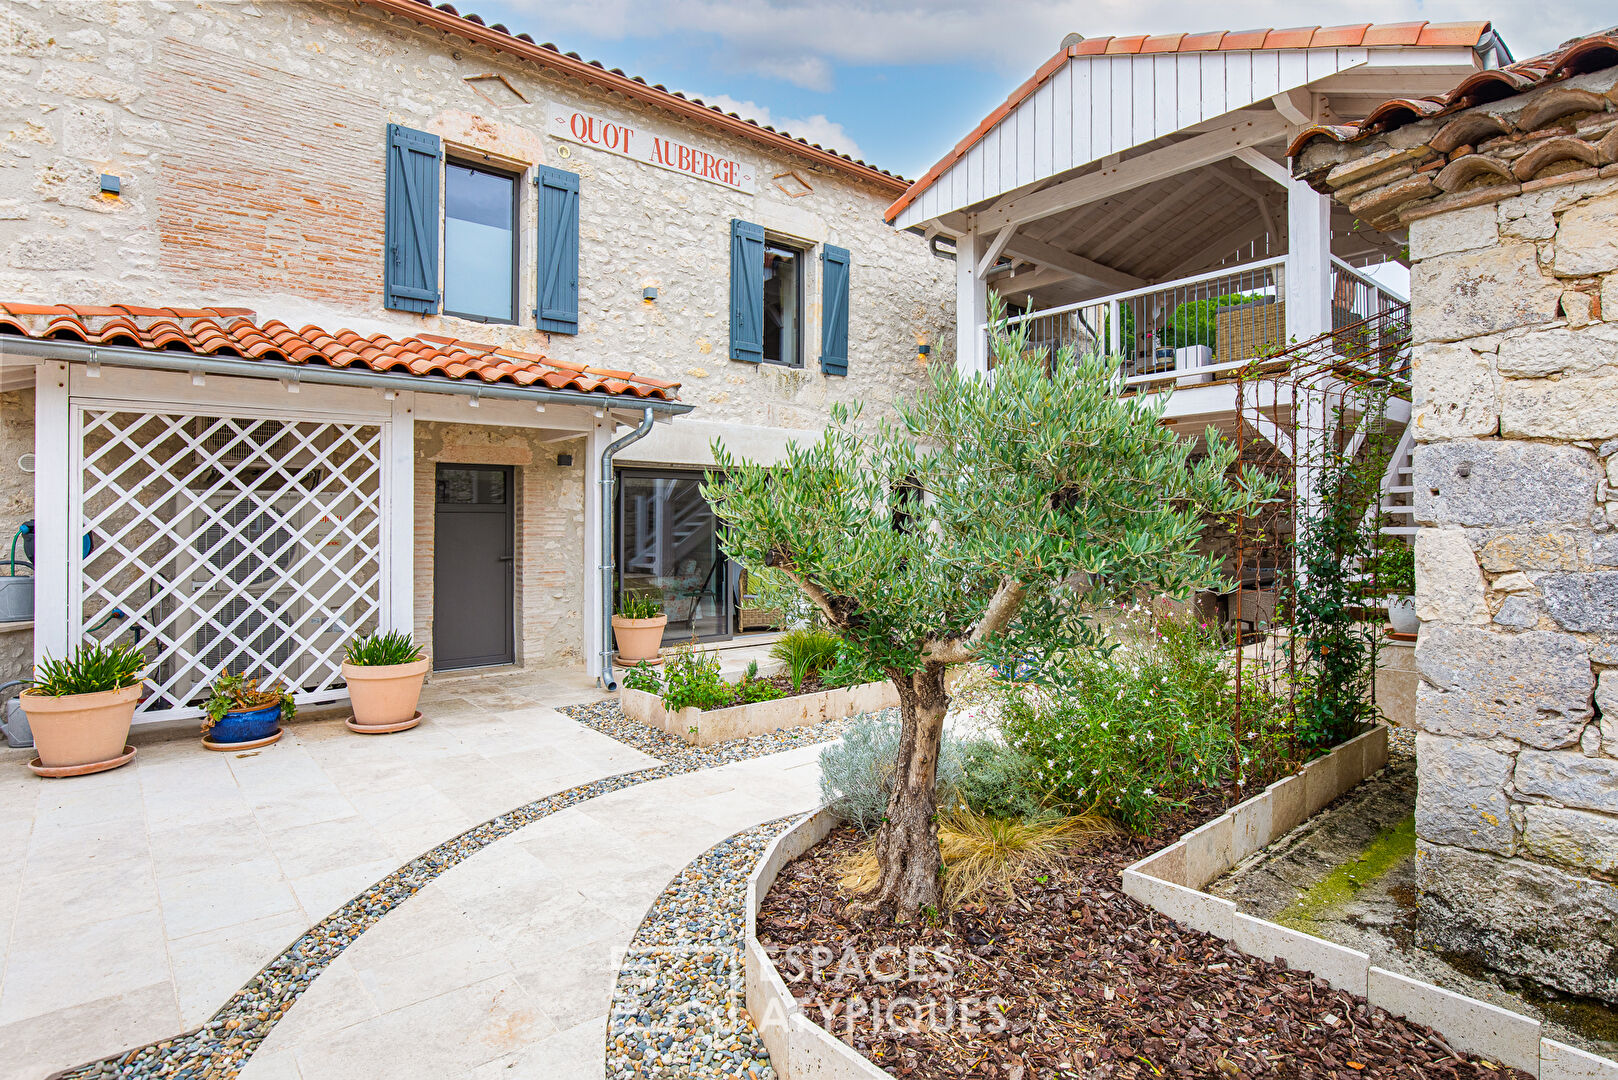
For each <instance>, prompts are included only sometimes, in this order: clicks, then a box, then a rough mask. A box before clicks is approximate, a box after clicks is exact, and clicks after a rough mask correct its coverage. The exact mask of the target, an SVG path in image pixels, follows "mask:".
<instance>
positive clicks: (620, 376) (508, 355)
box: [0, 302, 680, 401]
mask: <svg viewBox="0 0 1618 1080" xmlns="http://www.w3.org/2000/svg"><path fill="white" fill-rule="evenodd" d="M6 334H9V335H12V336H20V337H26V338H35V339H45V338H54V339H61V340H76V341H83V342H86V343H88V344H91V345H107V346H114V345H118V346H126V347H127V346H134V347H137V348H141V349H147V350H151V351H172V352H187V353H194V354H196V355H198V356H229V357H245V358H247V359H250V360H273V361H280V362H283V363H289V364H316V363H318V364H324V365H326V366H328V367H334V368H348V367H366V368H369V369H370V370H372V371H376V372H389V371H403V372H408V373H410V374H411V375H415V376H420V377H433V376H434V375H435V374H436V375H441V376H443V377H447V378H451V379H465V378H474V377H475V378H476V379H478V380H479V381H480V382H484V383H501V382H509V383H511V384H513V385H517V386H531V385H533V384H534V383H536V382H542V383H544V384H545V385H546V386H548V387H551V388H553V389H556V390H573V391H577V392H579V393H583V394H602V395H605V396H609V397H634V398H661V399H663V400H665V401H674V400H677V398H678V393H677V392H678V390H679V386H680V384H679V383H677V382H670V381H668V380H665V379H657V378H653V377H652V376H650V375H637V374H635V373H634V372H630V371H620V370H617V369H612V368H594V367H589V366H586V365H584V364H579V363H575V362H573V361H562V360H552V359H550V358H549V357H546V356H542V355H540V354H538V353H528V352H520V351H518V350H516V349H509V348H505V347H503V346H498V345H485V344H479V343H477V342H470V341H461V340H459V339H457V338H452V337H445V336H443V335H440V334H422V335H420V336H418V337H407V338H392V337H389V336H387V335H386V334H371V335H369V336H366V335H362V334H358V333H356V332H354V331H353V330H348V329H340V330H338V331H336V332H335V333H331V332H329V331H326V330H324V329H322V328H321V327H318V326H306V327H304V328H303V329H302V330H293V329H292V328H291V327H290V326H288V325H287V324H286V323H284V322H281V321H280V320H278V319H268V320H266V321H264V322H263V323H260V322H259V321H258V319H257V317H256V316H255V315H254V313H253V312H252V311H250V310H248V309H247V308H225V307H220V308H161V307H135V306H130V305H118V306H116V307H92V306H88V305H82V306H81V305H75V304H26V303H21V302H0V335H6Z"/></svg>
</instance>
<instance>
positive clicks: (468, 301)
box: [444, 162, 517, 322]
mask: <svg viewBox="0 0 1618 1080" xmlns="http://www.w3.org/2000/svg"><path fill="white" fill-rule="evenodd" d="M514 185H515V181H514V180H513V179H512V178H511V177H509V176H499V175H496V174H494V173H487V172H480V171H478V170H477V169H472V168H468V167H467V166H465V165H457V164H455V163H454V162H450V163H449V164H448V165H446V166H445V168H444V310H445V311H446V312H447V313H450V314H454V315H469V316H472V317H473V318H480V319H492V320H495V321H499V322H514V321H515V312H514V311H513V310H512V291H511V285H512V274H513V271H514V269H515V266H516V250H517V249H516V232H515V230H514V227H513V226H514V222H513V221H512V210H513V203H514V201H515V200H514V198H513V194H514Z"/></svg>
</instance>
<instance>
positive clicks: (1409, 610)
mask: <svg viewBox="0 0 1618 1080" xmlns="http://www.w3.org/2000/svg"><path fill="white" fill-rule="evenodd" d="M1376 584H1377V588H1378V590H1380V591H1381V592H1383V593H1384V594H1386V596H1387V601H1386V603H1387V609H1388V622H1390V623H1391V624H1393V629H1394V631H1395V632H1396V633H1400V634H1414V633H1416V632H1417V631H1419V630H1420V629H1421V620H1420V619H1418V618H1416V600H1415V592H1416V552H1415V549H1414V548H1412V547H1411V546H1410V545H1409V544H1406V543H1405V542H1403V541H1402V540H1398V539H1395V540H1393V541H1392V542H1391V543H1389V544H1388V545H1387V546H1386V547H1384V548H1382V550H1380V551H1378V552H1377V553H1376Z"/></svg>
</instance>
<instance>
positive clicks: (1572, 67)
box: [1287, 26, 1618, 157]
mask: <svg viewBox="0 0 1618 1080" xmlns="http://www.w3.org/2000/svg"><path fill="white" fill-rule="evenodd" d="M1614 64H1618V26H1614V27H1611V28H1609V29H1607V30H1603V31H1600V32H1598V33H1594V34H1591V35H1589V36H1588V37H1579V38H1573V39H1572V40H1570V41H1564V42H1562V44H1560V45H1558V46H1557V47H1556V48H1554V49H1552V50H1551V51H1550V52H1547V53H1541V54H1540V55H1539V56H1531V57H1529V58H1528V59H1527V60H1520V61H1518V62H1517V63H1515V64H1508V65H1506V66H1505V67H1501V68H1490V69H1488V70H1486V71H1480V72H1478V73H1477V74H1476V75H1472V76H1469V77H1468V78H1467V79H1466V80H1465V81H1463V82H1462V83H1461V84H1460V85H1459V86H1457V87H1455V89H1453V90H1451V91H1449V92H1448V93H1446V94H1440V95H1438V96H1437V97H1426V98H1395V99H1394V100H1392V101H1385V102H1383V103H1382V104H1381V105H1378V106H1377V107H1376V108H1375V109H1373V110H1372V111H1371V114H1370V115H1369V116H1367V117H1366V118H1365V119H1363V120H1360V121H1358V122H1356V123H1352V124H1316V125H1314V126H1312V127H1306V128H1304V129H1303V130H1302V131H1300V132H1299V133H1298V137H1297V138H1295V139H1293V140H1292V145H1291V146H1290V147H1288V148H1287V153H1288V154H1289V155H1291V156H1292V157H1296V156H1297V155H1298V154H1299V152H1301V151H1302V150H1303V148H1304V147H1305V146H1307V145H1309V143H1311V142H1313V141H1314V140H1315V139H1330V140H1332V141H1333V142H1340V143H1347V142H1354V141H1356V140H1358V139H1363V138H1366V137H1367V136H1370V135H1374V134H1376V133H1378V132H1382V131H1389V130H1391V129H1393V128H1396V127H1402V126H1404V125H1405V124H1411V123H1415V122H1416V121H1418V120H1427V119H1430V118H1432V117H1434V116H1443V115H1445V114H1447V113H1452V112H1459V111H1461V110H1462V109H1466V108H1470V107H1471V106H1473V105H1483V104H1487V103H1488V102H1491V101H1500V100H1502V99H1504V98H1509V97H1514V96H1516V95H1517V94H1522V93H1526V92H1527V91H1529V90H1533V89H1535V88H1536V87H1539V86H1542V85H1544V84H1545V83H1548V82H1552V81H1556V80H1560V79H1566V78H1568V77H1570V76H1573V75H1580V74H1583V73H1584V72H1587V71H1599V70H1601V69H1602V68H1608V67H1612V66H1613V65H1614Z"/></svg>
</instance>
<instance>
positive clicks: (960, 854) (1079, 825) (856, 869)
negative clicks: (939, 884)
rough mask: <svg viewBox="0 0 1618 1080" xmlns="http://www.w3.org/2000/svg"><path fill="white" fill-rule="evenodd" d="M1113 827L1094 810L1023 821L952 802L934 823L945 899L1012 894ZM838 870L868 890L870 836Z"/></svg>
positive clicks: (849, 889) (847, 881) (872, 864)
mask: <svg viewBox="0 0 1618 1080" xmlns="http://www.w3.org/2000/svg"><path fill="white" fill-rule="evenodd" d="M1114 831H1116V828H1115V826H1114V825H1113V824H1112V823H1111V822H1109V821H1108V820H1107V819H1106V818H1104V817H1102V816H1100V815H1099V814H1074V815H1068V816H1063V815H1060V814H1051V815H1047V816H1045V817H1042V818H1034V819H1032V820H1027V819H1017V818H998V817H989V816H988V815H986V814H979V813H977V812H976V811H975V810H973V809H972V808H971V807H968V806H957V807H956V808H955V809H954V810H952V811H950V812H949V813H948V814H947V815H946V816H945V817H944V818H943V819H942V820H941V821H940V822H939V825H938V846H939V849H940V851H941V852H942V853H943V856H944V880H943V898H944V903H945V904H946V905H947V906H948V907H952V908H953V907H958V906H960V905H961V904H964V903H967V902H968V901H970V900H972V899H973V898H974V897H976V896H978V895H980V894H983V893H988V892H995V893H999V894H1000V895H1002V896H1004V897H1007V898H1013V897H1015V896H1016V894H1017V887H1018V885H1019V884H1021V883H1022V882H1024V881H1026V880H1027V879H1028V878H1029V877H1032V876H1034V875H1037V874H1040V873H1048V872H1050V871H1051V870H1053V869H1054V868H1055V867H1056V864H1057V863H1058V862H1059V861H1060V860H1061V859H1062V858H1064V857H1065V856H1067V855H1068V854H1069V853H1071V851H1072V850H1073V848H1074V847H1075V846H1077V845H1079V844H1082V843H1084V842H1086V841H1090V840H1095V839H1098V838H1100V837H1103V836H1107V835H1109V834H1111V833H1113V832H1114ZM842 870H843V876H842V879H841V881H840V885H841V886H842V889H843V891H844V892H845V893H847V894H848V895H851V896H858V895H860V894H862V893H865V892H867V891H868V890H870V889H871V888H872V886H874V885H875V884H876V881H877V877H878V875H879V873H880V871H879V869H878V867H877V861H876V845H875V843H874V841H873V842H869V843H867V844H865V845H863V846H862V847H861V848H860V849H859V851H858V852H857V853H855V854H854V855H851V856H850V857H849V858H848V859H846V860H845V861H844V862H843V866H842Z"/></svg>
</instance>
